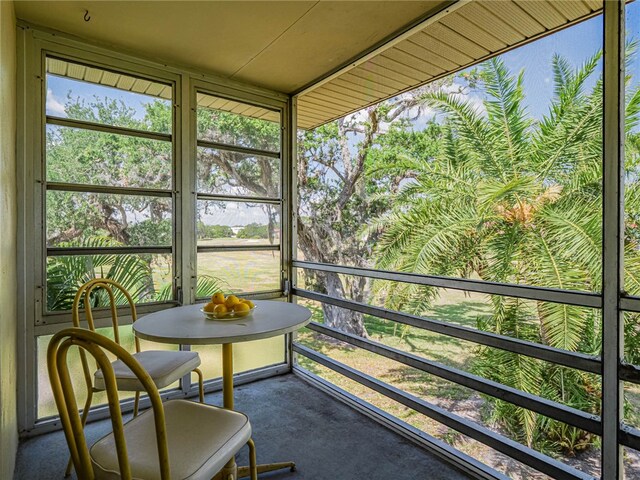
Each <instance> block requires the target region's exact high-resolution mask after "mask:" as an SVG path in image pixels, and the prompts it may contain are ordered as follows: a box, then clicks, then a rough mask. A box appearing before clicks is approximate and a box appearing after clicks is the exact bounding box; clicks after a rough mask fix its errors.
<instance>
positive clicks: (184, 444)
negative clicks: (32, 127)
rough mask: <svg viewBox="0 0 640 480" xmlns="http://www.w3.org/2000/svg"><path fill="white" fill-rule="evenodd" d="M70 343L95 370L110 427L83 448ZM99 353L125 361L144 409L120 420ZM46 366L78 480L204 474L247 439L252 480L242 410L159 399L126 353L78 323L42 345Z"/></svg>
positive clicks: (108, 366)
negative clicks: (101, 383)
mask: <svg viewBox="0 0 640 480" xmlns="http://www.w3.org/2000/svg"><path fill="white" fill-rule="evenodd" d="M72 346H77V347H78V348H79V349H80V351H81V352H88V353H89V355H90V356H92V357H93V358H94V359H95V361H96V363H97V365H98V367H99V368H100V369H101V370H102V372H103V378H104V385H105V390H106V393H107V398H108V405H109V412H110V415H111V424H112V426H113V431H112V433H110V434H108V435H107V436H105V437H103V438H101V439H100V440H98V441H97V442H96V443H94V444H93V445H92V446H91V447H90V448H89V447H88V445H87V443H86V438H85V436H84V428H83V423H82V419H81V418H80V414H79V411H78V405H77V403H76V397H75V392H74V389H73V384H72V382H71V376H70V374H69V366H68V364H67V354H68V351H69V348H70V347H72ZM105 352H110V353H111V354H113V355H115V356H116V357H117V358H118V360H119V361H120V362H122V363H123V364H124V365H126V367H127V368H128V369H129V370H130V371H131V372H132V373H133V374H134V375H135V377H136V378H137V380H138V381H139V382H140V384H141V385H142V386H143V388H144V391H146V393H147V394H148V395H149V399H150V400H151V407H152V408H151V409H149V410H147V411H145V412H143V413H142V414H140V415H138V416H137V417H134V418H133V419H132V420H130V421H129V422H127V423H123V421H122V412H121V409H120V402H119V400H118V382H117V378H116V375H115V372H114V367H113V364H112V363H111V362H110V361H109V358H108V357H107V355H106V353H105ZM47 367H48V370H49V380H50V381H51V388H52V391H53V396H54V399H55V402H56V406H57V407H58V411H59V412H60V421H61V423H62V426H63V429H64V434H65V437H66V440H67V444H68V446H69V450H70V452H71V459H72V461H73V465H74V467H75V470H76V472H77V474H78V478H80V479H82V480H93V479H112V478H123V479H133V478H138V479H142V478H144V479H145V480H151V479H161V480H168V479H187V478H188V479H189V480H199V479H211V478H213V477H214V476H216V475H217V474H218V473H219V472H220V471H222V470H223V468H224V466H225V464H226V463H227V462H228V461H229V460H230V459H231V458H232V457H233V455H235V454H236V453H237V452H238V450H240V449H241V448H242V447H243V446H244V445H245V444H248V445H249V458H250V474H251V480H257V478H258V474H257V469H256V453H255V446H254V444H253V441H252V440H251V425H250V423H249V419H248V418H247V417H246V416H245V415H244V414H242V413H239V412H234V411H231V410H225V409H222V408H218V407H214V406H211V405H206V404H200V403H195V402H190V401H187V400H169V401H167V402H165V403H164V404H163V403H162V400H161V398H160V394H159V393H158V388H157V387H156V385H155V382H154V380H153V379H152V378H151V376H150V375H149V374H148V373H147V371H146V370H145V369H144V368H143V367H142V365H141V364H140V363H139V362H138V361H137V360H136V359H135V357H134V356H133V355H132V354H130V353H129V352H127V351H126V350H125V349H124V348H123V347H121V346H120V345H119V344H117V343H116V342H114V341H113V340H111V339H109V338H107V337H105V336H103V335H100V334H98V333H95V332H92V331H90V330H87V329H84V328H67V329H65V330H62V331H60V332H58V333H57V334H55V335H54V336H53V338H52V339H51V342H50V343H49V348H48V350H47ZM227 478H234V477H233V476H232V477H229V476H228V475H227V473H226V472H225V477H224V479H225V480H226V479H227Z"/></svg>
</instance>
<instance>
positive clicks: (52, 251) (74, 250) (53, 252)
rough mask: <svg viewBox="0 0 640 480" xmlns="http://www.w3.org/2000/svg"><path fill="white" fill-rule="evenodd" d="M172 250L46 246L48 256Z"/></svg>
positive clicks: (165, 248) (166, 251) (167, 248)
mask: <svg viewBox="0 0 640 480" xmlns="http://www.w3.org/2000/svg"><path fill="white" fill-rule="evenodd" d="M172 252H173V247H172V246H150V247H142V246H138V247H128V246H127V247H48V248H47V256H48V257H60V256H78V255H110V254H111V255H117V254H123V255H128V254H142V253H161V254H169V253H172Z"/></svg>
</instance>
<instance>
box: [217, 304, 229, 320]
mask: <svg viewBox="0 0 640 480" xmlns="http://www.w3.org/2000/svg"><path fill="white" fill-rule="evenodd" d="M213 311H214V313H215V314H216V316H218V317H222V316H224V315H226V314H227V313H229V310H227V307H226V306H225V305H224V304H223V303H219V304H218V305H216V306H215V308H214V309H213Z"/></svg>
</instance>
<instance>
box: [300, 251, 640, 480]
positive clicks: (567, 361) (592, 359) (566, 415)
mask: <svg viewBox="0 0 640 480" xmlns="http://www.w3.org/2000/svg"><path fill="white" fill-rule="evenodd" d="M293 266H294V267H295V268H301V269H307V270H312V271H318V272H331V273H336V274H342V275H355V276H363V277H367V278H373V279H379V280H389V281H396V282H401V283H411V284H418V285H425V286H433V287H439V288H450V289H456V290H462V291H469V292H478V293H484V294H491V295H503V296H510V297H516V298H524V299H529V300H534V301H543V302H554V303H563V304H570V305H577V306H583V307H588V308H597V309H600V308H602V298H601V295H600V294H598V293H592V292H580V291H563V290H556V289H549V288H542V287H533V286H526V285H510V284H502V283H495V282H484V281H480V280H468V279H454V278H447V277H438V276H430V275H420V274H411V273H399V272H389V271H383V270H375V269H368V268H361V267H347V266H337V265H330V264H323V263H316V262H307V261H294V262H293ZM292 294H293V295H295V296H297V297H300V298H304V299H308V300H313V301H317V302H320V303H323V304H327V305H331V306H335V307H339V308H344V309H347V310H350V311H354V312H359V313H362V314H365V315H370V316H373V317H377V318H380V319H385V320H390V321H393V322H397V323H399V324H403V325H409V326H412V327H416V328H420V329H423V330H427V331H431V332H434V333H437V334H441V335H445V336H448V337H453V338H457V339H461V340H465V341H469V342H473V343H476V344H478V345H483V346H487V347H492V348H497V349H501V350H505V351H509V352H512V353H516V354H519V355H525V356H528V357H531V358H536V359H538V360H542V361H546V362H550V363H553V364H556V365H561V366H564V367H567V368H572V369H577V370H581V371H584V372H588V373H591V374H596V375H602V361H601V358H600V357H598V356H593V355H587V354H584V353H580V352H573V351H568V350H562V349H557V348H553V347H549V346H547V345H542V344H538V343H534V342H529V341H525V340H520V339H517V338H512V337H508V336H504V335H499V334H494V333H491V332H485V331H482V330H477V329H474V328H470V327H466V326H462V325H456V324H452V323H448V322H446V321H440V320H435V319H431V318H426V317H421V316H417V315H411V314H408V313H403V312H399V311H395V310H390V309H388V308H384V307H378V306H374V305H370V304H367V303H362V302H356V301H353V300H348V299H344V298H338V297H334V296H331V295H327V294H323V293H318V292H314V291H311V290H306V289H302V288H297V287H294V288H293V289H292ZM620 306H621V310H627V311H640V298H636V297H630V296H623V297H622V299H621V305H620ZM308 328H309V329H310V330H312V331H314V332H316V333H318V334H322V335H326V336H328V337H330V338H332V339H335V340H339V341H341V342H345V343H346V344H348V345H350V346H354V347H357V348H361V349H363V350H365V351H368V352H371V353H374V354H376V355H380V356H381V357H384V358H388V359H390V360H393V361H397V362H399V363H401V364H404V365H407V366H409V367H411V368H415V369H417V370H420V371H423V372H425V373H428V374H431V375H435V376H437V377H439V378H442V379H444V380H447V381H450V382H453V383H455V384H457V385H461V386H463V387H466V388H469V389H471V390H474V391H476V392H479V393H481V394H484V395H489V396H492V397H494V398H497V399H500V400H503V401H506V402H510V403H512V404H514V405H517V406H519V407H522V408H526V409H528V410H531V411H532V412H536V413H538V414H540V415H544V416H545V417H548V418H550V419H554V420H557V421H560V422H563V423H566V424H567V425H570V426H573V427H576V428H579V429H581V430H584V431H586V432H590V433H592V434H594V435H598V436H601V435H602V431H603V425H602V420H601V418H600V417H599V416H598V415H595V414H591V413H588V412H584V411H581V410H578V409H575V408H573V407H570V406H567V405H563V404H561V403H558V402H555V401H552V400H548V399H545V398H542V397H539V396H536V395H532V394H529V393H527V392H524V391H521V390H518V389H515V388H512V387H509V386H507V385H503V384H500V383H497V382H494V381H491V380H488V379H485V378H482V377H479V376H476V375H473V374H471V373H469V372H465V371H463V370H460V369H457V368H453V367H449V366H446V365H443V364H441V363H439V362H435V361H431V360H428V359H425V358H422V357H420V356H417V355H414V354H412V353H408V352H404V351H401V350H399V349H396V348H393V347H390V346H388V345H384V344H382V343H379V342H376V341H374V340H372V339H368V338H363V337H360V336H357V335H353V334H350V333H345V332H342V331H340V330H338V329H336V328H332V327H328V326H326V325H322V324H319V323H315V322H312V323H310V324H309V325H308ZM293 349H294V351H295V352H297V353H299V354H301V355H303V356H305V357H307V358H309V359H310V360H312V361H314V362H317V363H319V364H321V365H323V366H325V367H327V368H329V369H331V370H333V371H335V372H337V373H339V374H341V375H343V376H345V377H347V378H349V379H351V380H354V381H356V382H358V383H360V384H362V385H365V386H366V387H369V388H371V389H373V390H375V391H377V392H378V393H381V394H383V395H385V396H387V397H389V398H391V399H393V400H395V401H398V402H399V403H401V404H403V405H405V406H407V407H409V408H412V409H414V410H416V411H417V412H420V413H423V414H425V415H427V416H429V417H430V418H432V419H434V420H436V421H438V422H440V423H443V424H444V425H447V426H449V427H451V428H453V429H455V430H457V431H459V432H461V433H463V434H465V435H468V436H469V437H471V438H474V439H475V440H478V441H480V442H482V443H484V444H486V445H488V446H490V447H492V448H494V449H496V450H498V451H500V452H502V453H505V454H506V455H509V456H510V457H512V458H514V459H516V460H518V461H520V462H522V463H524V464H526V465H529V466H530V467H532V468H535V469H536V470H539V471H541V472H543V473H546V474H548V475H550V476H552V477H554V478H591V477H590V476H589V475H587V474H584V473H583V472H580V471H578V470H576V469H573V468H572V467H570V466H568V465H565V464H563V463H561V462H558V461H556V460H554V459H552V458H550V457H548V456H546V455H543V454H541V453H539V452H536V451H535V450H532V449H530V448H528V447H526V446H524V445H522V444H519V443H518V442H514V441H512V440H510V439H508V438H506V437H504V436H501V435H499V434H496V433H494V432H491V431H489V430H487V429H486V428H485V427H483V426H482V425H479V424H477V423H474V422H472V421H470V420H466V419H463V418H460V417H458V416H456V415H455V414H453V413H451V412H448V411H446V410H444V409H442V408H440V407H437V406H435V405H432V404H430V403H429V402H426V401H424V400H422V399H419V398H416V397H414V396H412V395H411V394H409V393H407V392H405V391H402V390H400V389H398V388H396V387H393V386H391V385H388V384H386V383H385V382H383V381H381V380H378V379H376V378H373V377H371V376H369V375H366V374H365V373H363V372H360V371H358V370H355V369H353V368H351V367H349V366H347V365H344V364H342V363H340V362H338V361H336V360H334V359H331V358H329V357H327V356H325V355H322V354H321V353H319V352H316V351H314V350H312V349H310V348H308V347H306V346H304V345H302V344H300V343H294V345H293ZM298 368H301V367H298ZM618 375H619V378H620V380H622V381H627V382H632V383H636V384H640V367H638V366H635V365H631V364H627V363H624V362H621V364H620V366H619V369H618ZM618 432H619V442H620V444H622V445H625V446H627V447H631V448H633V449H636V450H640V430H638V429H636V428H633V427H631V426H629V425H626V424H624V423H622V424H620V426H619V429H618Z"/></svg>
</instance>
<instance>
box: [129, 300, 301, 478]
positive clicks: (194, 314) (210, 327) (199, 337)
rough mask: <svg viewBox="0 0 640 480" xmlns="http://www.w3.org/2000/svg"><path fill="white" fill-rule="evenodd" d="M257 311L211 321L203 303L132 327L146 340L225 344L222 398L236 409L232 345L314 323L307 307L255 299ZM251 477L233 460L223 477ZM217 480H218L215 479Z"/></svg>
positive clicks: (276, 465) (164, 312) (268, 468)
mask: <svg viewBox="0 0 640 480" xmlns="http://www.w3.org/2000/svg"><path fill="white" fill-rule="evenodd" d="M254 303H255V305H256V309H255V310H254V312H253V313H252V314H251V315H249V316H247V317H241V318H238V319H237V320H210V319H208V318H206V317H205V315H204V313H202V312H201V311H200V310H201V309H202V307H203V306H204V304H201V303H200V304H195V305H185V306H181V307H175V308H169V309H167V310H162V311H160V312H154V313H150V314H148V315H145V316H144V317H142V318H140V319H138V320H137V321H136V322H134V324H133V330H134V332H135V334H136V335H137V336H138V337H140V338H143V339H145V340H151V341H153V342H159V343H177V344H183V345H219V344H222V398H223V405H224V408H228V409H230V410H233V344H234V343H237V342H248V341H250V340H260V339H262V338H269V337H275V336H277V335H284V334H286V333H291V332H294V331H296V330H298V329H299V328H302V327H304V326H305V325H306V324H307V323H309V321H310V320H311V312H310V311H309V309H308V308H305V307H302V306H300V305H296V304H294V303H288V302H276V301H269V300H255V301H254ZM281 468H291V469H292V470H293V469H294V468H295V463H294V462H280V463H270V464H266V465H259V466H258V472H259V473H262V472H269V471H272V470H279V469H281ZM229 475H233V478H234V479H235V478H240V477H246V476H249V471H248V468H247V467H240V468H237V467H236V464H235V460H234V459H232V460H231V461H230V462H229V463H228V464H227V465H226V466H225V469H224V470H223V475H222V478H225V479H226V478H228V476H229ZM216 478H217V477H216Z"/></svg>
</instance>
